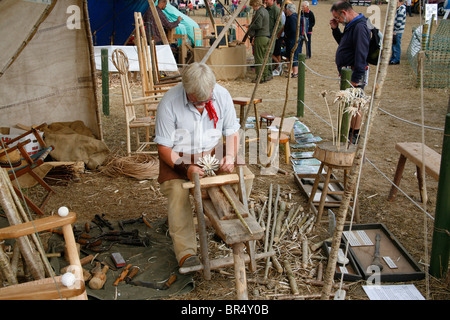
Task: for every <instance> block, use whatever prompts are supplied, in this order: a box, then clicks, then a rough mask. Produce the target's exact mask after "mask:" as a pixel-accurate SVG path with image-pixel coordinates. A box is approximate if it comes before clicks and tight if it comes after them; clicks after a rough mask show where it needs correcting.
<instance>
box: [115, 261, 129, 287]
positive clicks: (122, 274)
mask: <svg viewBox="0 0 450 320" xmlns="http://www.w3.org/2000/svg"><path fill="white" fill-rule="evenodd" d="M130 268H131V264H129V265H127V266H126V267H125V269H124V270H123V271H122V272H121V273H120V276H119V277H118V278H117V279H116V281H114V283H113V286H115V287H117V285H118V284H119V282H121V281H123V279H125V277H126V276H127V274H128V272H129V270H130Z"/></svg>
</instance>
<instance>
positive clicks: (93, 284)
mask: <svg viewBox="0 0 450 320" xmlns="http://www.w3.org/2000/svg"><path fill="white" fill-rule="evenodd" d="M100 268H101V264H100V262H97V263H96V266H95V267H94V269H92V271H91V273H92V275H93V277H92V279H91V280H90V281H89V288H91V289H92V290H99V289H101V288H103V285H104V284H105V282H106V273H107V272H108V269H109V267H108V266H103V268H102V269H100Z"/></svg>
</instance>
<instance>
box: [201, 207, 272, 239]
mask: <svg viewBox="0 0 450 320" xmlns="http://www.w3.org/2000/svg"><path fill="white" fill-rule="evenodd" d="M203 210H204V213H205V215H206V216H207V217H208V219H209V221H210V222H211V225H212V226H213V227H214V229H215V230H216V233H217V235H218V236H219V237H221V238H222V240H223V241H224V242H225V243H226V244H228V245H232V244H234V243H237V242H246V241H250V240H259V239H261V238H262V237H263V235H264V230H263V229H262V228H261V226H260V225H259V224H258V222H257V221H256V219H255V218H253V217H252V216H251V215H249V216H248V217H246V218H244V220H245V221H246V222H247V224H248V226H249V227H250V229H251V230H252V232H253V235H251V234H250V233H249V232H248V230H247V229H246V228H245V227H244V225H243V224H242V223H241V221H240V220H239V219H231V220H220V218H219V217H218V215H217V213H216V210H215V208H214V205H213V204H212V202H211V200H206V199H205V200H203Z"/></svg>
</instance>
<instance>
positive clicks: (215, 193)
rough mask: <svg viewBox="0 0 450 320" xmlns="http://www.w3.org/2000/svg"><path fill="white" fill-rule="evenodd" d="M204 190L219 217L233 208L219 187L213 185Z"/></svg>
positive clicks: (222, 216)
mask: <svg viewBox="0 0 450 320" xmlns="http://www.w3.org/2000/svg"><path fill="white" fill-rule="evenodd" d="M206 191H207V193H208V195H209V198H210V199H211V200H212V203H213V205H214V208H215V209H216V212H217V215H218V217H219V218H220V219H223V218H224V217H225V216H226V215H227V214H229V213H230V212H231V211H232V210H233V209H232V207H231V204H230V203H229V202H228V200H227V198H226V197H225V195H224V194H223V193H222V191H220V189H219V187H217V186H213V187H210V188H208V189H206Z"/></svg>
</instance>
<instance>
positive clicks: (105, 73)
mask: <svg viewBox="0 0 450 320" xmlns="http://www.w3.org/2000/svg"><path fill="white" fill-rule="evenodd" d="M102 105H103V114H104V115H105V116H109V68H108V49H102Z"/></svg>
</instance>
